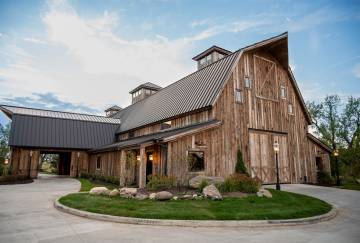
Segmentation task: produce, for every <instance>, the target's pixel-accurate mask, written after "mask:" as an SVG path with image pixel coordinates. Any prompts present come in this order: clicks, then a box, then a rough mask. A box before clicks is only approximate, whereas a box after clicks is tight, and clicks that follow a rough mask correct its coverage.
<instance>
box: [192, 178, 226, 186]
mask: <svg viewBox="0 0 360 243" xmlns="http://www.w3.org/2000/svg"><path fill="white" fill-rule="evenodd" d="M202 181H206V182H207V183H208V184H218V183H223V182H224V178H222V177H216V176H201V175H198V176H195V177H193V178H191V179H190V180H189V186H190V187H191V188H195V189H197V188H199V186H200V184H201V182H202Z"/></svg>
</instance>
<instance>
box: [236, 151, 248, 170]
mask: <svg viewBox="0 0 360 243" xmlns="http://www.w3.org/2000/svg"><path fill="white" fill-rule="evenodd" d="M235 172H236V173H239V174H246V175H248V172H247V169H246V166H245V164H244V161H243V156H242V153H241V150H240V149H238V150H237V160H236V165H235Z"/></svg>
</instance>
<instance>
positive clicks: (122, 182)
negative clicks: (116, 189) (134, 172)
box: [120, 150, 126, 187]
mask: <svg viewBox="0 0 360 243" xmlns="http://www.w3.org/2000/svg"><path fill="white" fill-rule="evenodd" d="M125 166H126V151H125V150H121V155H120V187H124V186H125V184H126V167H125Z"/></svg>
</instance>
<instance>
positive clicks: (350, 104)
mask: <svg viewBox="0 0 360 243" xmlns="http://www.w3.org/2000/svg"><path fill="white" fill-rule="evenodd" d="M359 135H360V98H354V97H350V98H349V99H348V101H347V103H346V105H345V108H344V111H343V112H342V114H341V118H340V126H339V138H340V140H341V142H343V143H344V144H345V146H346V147H347V148H349V149H352V148H353V147H359V141H360V140H359Z"/></svg>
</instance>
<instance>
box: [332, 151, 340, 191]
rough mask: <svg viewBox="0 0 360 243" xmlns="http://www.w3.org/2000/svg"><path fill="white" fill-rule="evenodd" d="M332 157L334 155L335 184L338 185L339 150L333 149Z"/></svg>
mask: <svg viewBox="0 0 360 243" xmlns="http://www.w3.org/2000/svg"><path fill="white" fill-rule="evenodd" d="M333 154H334V157H335V172H336V185H337V186H340V173H339V158H338V157H339V151H338V150H337V149H336V148H335V149H334V152H333Z"/></svg>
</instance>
